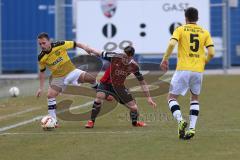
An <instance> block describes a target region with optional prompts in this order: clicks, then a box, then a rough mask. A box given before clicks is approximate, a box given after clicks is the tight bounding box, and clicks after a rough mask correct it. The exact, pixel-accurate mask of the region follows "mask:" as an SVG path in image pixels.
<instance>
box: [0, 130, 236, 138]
mask: <svg viewBox="0 0 240 160" xmlns="http://www.w3.org/2000/svg"><path fill="white" fill-rule="evenodd" d="M199 131H201V132H203V131H205V132H208V131H209V130H205V129H204V130H199ZM210 131H211V133H212V132H214V133H219V132H220V133H222V132H240V129H222V130H221V129H220V130H210ZM153 132H158V131H152V130H139V131H93V132H88V131H79V132H54V131H43V132H7V133H0V136H4V135H48V136H49V135H54V136H55V135H81V134H145V133H153ZM164 132H166V131H164ZM167 132H169V133H172V132H171V131H167Z"/></svg>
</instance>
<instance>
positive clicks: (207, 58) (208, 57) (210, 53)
mask: <svg viewBox="0 0 240 160" xmlns="http://www.w3.org/2000/svg"><path fill="white" fill-rule="evenodd" d="M207 49H208V55H207V57H206V63H208V62H209V61H210V60H211V59H212V58H213V57H214V54H215V50H214V47H213V46H210V47H208V48H207Z"/></svg>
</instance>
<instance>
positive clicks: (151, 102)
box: [147, 97, 157, 108]
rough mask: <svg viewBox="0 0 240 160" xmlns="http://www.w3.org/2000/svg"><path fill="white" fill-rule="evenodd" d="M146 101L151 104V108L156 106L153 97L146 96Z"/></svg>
mask: <svg viewBox="0 0 240 160" xmlns="http://www.w3.org/2000/svg"><path fill="white" fill-rule="evenodd" d="M147 101H148V103H149V104H150V105H151V106H153V108H156V106H157V104H156V103H155V102H154V101H153V99H152V98H151V97H148V100H147Z"/></svg>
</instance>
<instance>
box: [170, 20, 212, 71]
mask: <svg viewBox="0 0 240 160" xmlns="http://www.w3.org/2000/svg"><path fill="white" fill-rule="evenodd" d="M172 39H175V40H177V41H178V62H177V68H176V70H189V71H194V72H203V71H204V67H205V59H206V55H205V47H206V48H207V47H213V41H212V38H211V35H210V33H209V32H208V31H207V30H205V29H203V28H202V27H200V26H199V25H197V24H186V25H183V26H180V27H178V28H177V29H176V30H175V31H174V33H173V35H172Z"/></svg>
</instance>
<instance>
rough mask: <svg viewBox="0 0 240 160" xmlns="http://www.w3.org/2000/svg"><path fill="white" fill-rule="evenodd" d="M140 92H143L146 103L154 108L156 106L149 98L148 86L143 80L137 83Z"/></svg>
mask: <svg viewBox="0 0 240 160" xmlns="http://www.w3.org/2000/svg"><path fill="white" fill-rule="evenodd" d="M139 83H140V85H141V88H142V91H143V92H144V94H145V96H146V97H147V101H148V103H149V104H150V105H151V106H153V107H154V108H156V106H157V104H156V103H155V102H154V101H153V99H152V97H151V96H150V92H149V88H148V84H147V82H146V81H145V80H141V81H139Z"/></svg>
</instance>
